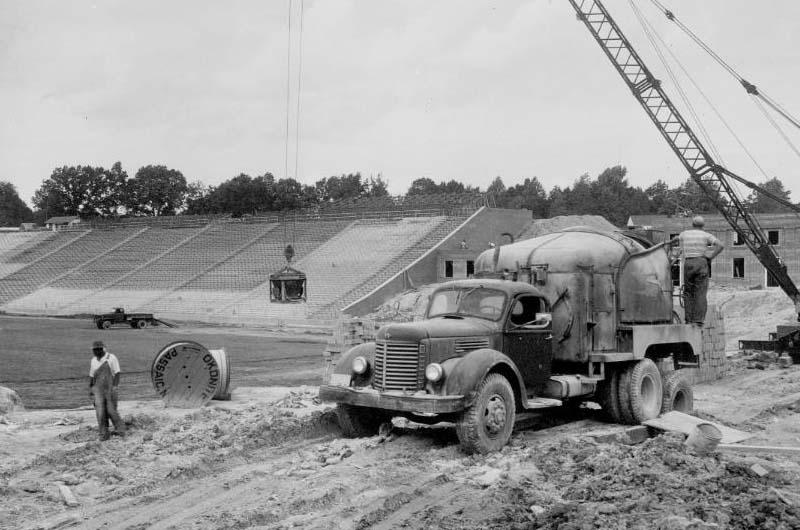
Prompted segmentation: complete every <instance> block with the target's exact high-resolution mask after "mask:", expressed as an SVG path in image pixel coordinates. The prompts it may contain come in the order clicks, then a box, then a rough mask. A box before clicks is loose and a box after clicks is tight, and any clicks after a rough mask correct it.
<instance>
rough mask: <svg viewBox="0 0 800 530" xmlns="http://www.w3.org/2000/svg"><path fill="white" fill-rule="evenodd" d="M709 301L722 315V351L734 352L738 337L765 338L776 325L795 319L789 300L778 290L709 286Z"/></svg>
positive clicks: (790, 322) (747, 338)
mask: <svg viewBox="0 0 800 530" xmlns="http://www.w3.org/2000/svg"><path fill="white" fill-rule="evenodd" d="M708 302H709V304H715V305H716V306H717V307H720V308H721V309H722V314H723V315H724V316H725V344H726V350H728V351H735V350H737V349H738V347H739V341H740V340H767V338H768V336H769V333H770V332H774V331H775V329H776V326H778V325H779V324H792V323H796V322H797V314H796V313H795V311H794V306H793V305H792V302H791V300H789V297H787V296H786V294H785V293H784V292H783V291H781V290H780V289H758V290H747V289H738V288H732V287H727V286H719V285H717V286H713V287H712V288H711V289H710V290H709V293H708Z"/></svg>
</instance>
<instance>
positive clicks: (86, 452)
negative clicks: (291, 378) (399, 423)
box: [0, 389, 339, 528]
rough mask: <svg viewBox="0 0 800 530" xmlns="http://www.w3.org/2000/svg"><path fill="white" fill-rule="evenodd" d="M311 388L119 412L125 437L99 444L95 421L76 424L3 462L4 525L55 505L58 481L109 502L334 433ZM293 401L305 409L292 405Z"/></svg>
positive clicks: (58, 499)
mask: <svg viewBox="0 0 800 530" xmlns="http://www.w3.org/2000/svg"><path fill="white" fill-rule="evenodd" d="M314 395H316V392H314ZM314 395H310V392H306V391H304V390H302V389H301V390H298V391H295V392H290V393H289V394H288V395H287V396H285V397H284V398H283V399H281V400H278V401H277V402H275V403H274V404H273V405H272V406H266V407H265V406H264V405H263V404H260V405H259V404H253V405H250V406H249V407H246V408H243V409H234V408H231V409H228V408H225V407H222V406H215V407H205V408H202V409H199V410H194V411H191V412H188V413H186V414H183V415H179V416H177V417H175V415H174V412H172V413H169V412H168V411H161V412H157V411H151V412H139V413H136V414H132V415H123V420H124V421H125V423H126V426H127V428H128V433H127V436H126V437H124V438H121V437H117V436H112V438H111V440H110V441H109V442H105V443H100V442H99V441H97V438H98V432H97V427H96V425H93V424H92V425H82V426H79V427H78V428H77V429H74V430H72V431H69V432H67V433H65V434H62V435H60V436H59V438H60V439H61V440H62V441H63V442H64V444H63V446H62V447H64V446H65V447H67V448H59V449H56V450H52V451H49V452H46V453H45V454H42V455H40V456H38V457H36V458H35V459H33V460H31V461H29V462H27V463H24V464H22V465H19V466H14V465H9V466H4V467H3V469H2V473H0V492H2V495H0V499H1V500H0V513H4V514H5V523H4V524H9V525H10V526H9V528H14V527H21V526H22V523H23V522H24V521H25V520H34V519H36V518H39V517H42V516H46V515H47V514H49V513H53V512H57V511H58V510H60V509H61V507H62V504H63V502H64V499H63V496H62V494H61V492H60V489H59V486H60V485H67V486H68V487H69V488H71V489H72V491H73V492H74V494H75V495H77V496H78V497H79V498H81V499H83V500H84V501H86V500H89V501H92V502H108V501H112V500H114V499H120V498H123V497H130V496H136V495H142V494H144V493H146V492H148V491H150V490H153V489H156V488H158V487H161V486H163V485H164V484H165V483H169V482H171V481H180V480H186V479H187V478H198V477H202V476H205V475H208V474H210V473H214V472H218V471H219V470H220V469H224V468H225V467H227V466H229V465H230V463H231V462H232V461H234V462H235V461H237V460H241V459H246V458H247V457H248V455H249V454H251V453H252V452H254V451H256V450H259V449H263V448H270V447H274V446H278V445H281V444H284V443H286V442H290V441H291V440H303V439H307V438H314V437H320V436H324V435H331V436H333V435H334V434H338V433H339V429H338V425H337V423H336V418H335V414H334V413H333V412H332V411H331V410H329V409H325V410H323V409H322V408H321V407H319V406H315V405H314V404H313V402H312V400H313V398H314ZM299 407H302V408H304V409H305V410H303V411H295V410H294V409H295V408H299ZM309 408H312V409H314V410H309Z"/></svg>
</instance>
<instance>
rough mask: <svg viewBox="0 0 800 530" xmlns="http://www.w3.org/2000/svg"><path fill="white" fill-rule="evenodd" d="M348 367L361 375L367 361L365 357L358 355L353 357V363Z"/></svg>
mask: <svg viewBox="0 0 800 530" xmlns="http://www.w3.org/2000/svg"><path fill="white" fill-rule="evenodd" d="M350 367H351V368H352V369H353V373H354V374H358V375H361V374H363V373H365V372H366V371H367V368H369V363H368V362H367V360H366V359H365V358H363V357H361V356H359V357H356V358H355V359H353V364H352V365H351V366H350Z"/></svg>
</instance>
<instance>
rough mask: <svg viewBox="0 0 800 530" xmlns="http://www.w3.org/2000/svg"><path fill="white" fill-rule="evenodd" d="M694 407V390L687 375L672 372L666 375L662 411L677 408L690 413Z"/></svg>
mask: <svg viewBox="0 0 800 530" xmlns="http://www.w3.org/2000/svg"><path fill="white" fill-rule="evenodd" d="M693 409H694V392H693V391H692V385H690V384H689V381H687V380H686V377H685V376H684V375H683V374H682V373H680V371H678V372H672V373H671V374H668V375H667V376H665V377H664V396H663V400H662V402H661V413H662V414H663V413H665V412H670V411H673V410H676V411H678V412H685V413H687V414H688V413H690V412H692V410H693Z"/></svg>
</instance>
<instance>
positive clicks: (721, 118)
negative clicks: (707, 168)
mask: <svg viewBox="0 0 800 530" xmlns="http://www.w3.org/2000/svg"><path fill="white" fill-rule="evenodd" d="M648 24H649V25H650V29H651V31H652V32H653V34H654V35H655V36H656V38H658V40H659V42H660V43H661V46H662V47H663V48H664V49H666V50H667V53H669V56H670V57H671V58H672V60H673V61H674V62H675V64H677V65H678V68H680V69H681V71H682V72H683V74H684V75H685V76H686V78H687V79H688V80H689V82H690V83H691V84H692V86H693V87H694V88H695V90H697V92H698V93H699V94H700V96H701V97H702V98H703V100H704V101H705V102H706V104H707V105H708V106H709V108H711V110H712V111H713V112H714V115H715V116H716V117H717V119H718V120H719V121H720V123H722V125H723V126H724V127H725V129H726V130H727V131H728V132H729V133H730V135H731V136H733V138H734V140H736V143H738V144H739V147H740V148H741V149H742V151H744V153H745V154H746V155H747V156H748V158H750V161H751V162H753V165H755V166H756V167H757V168H758V170H759V171H761V174H762V175H765V176H766V175H767V171H766V170H765V169H764V168H763V167H762V166H761V164H760V163H759V162H758V160H756V158H755V156H753V153H751V152H750V150H749V149H748V148H747V146H746V145H745V144H744V142H743V141H742V139H741V138H740V137H739V135H738V134H736V131H734V130H733V127H731V125H730V124H729V123H728V121H727V120H726V119H725V117H724V116H723V115H722V113H721V112H720V111H719V109H718V108H717V106H716V105H714V103H713V102H712V101H711V98H709V97H708V95H707V94H706V93H705V91H704V90H703V89H702V87H701V86H700V85H699V84H698V83H697V81H695V79H694V77H693V76H692V74H691V73H689V71H688V70H687V69H686V67H685V66H683V63H681V61H680V59H678V57H677V56H676V55H675V54H674V53H673V51H672V49H671V48H670V47H669V46H668V45H667V43H666V42H665V41H664V39H663V38H662V37H661V35H659V34H658V32H657V31H655V29H654V28H653V26H652V24H650V22H649V21H648ZM712 145H713V144H712ZM714 156H716V157H717V158H718V159H719V160H720V162H722V157H720V156H719V154H718V153H716V152H715V153H714Z"/></svg>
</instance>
